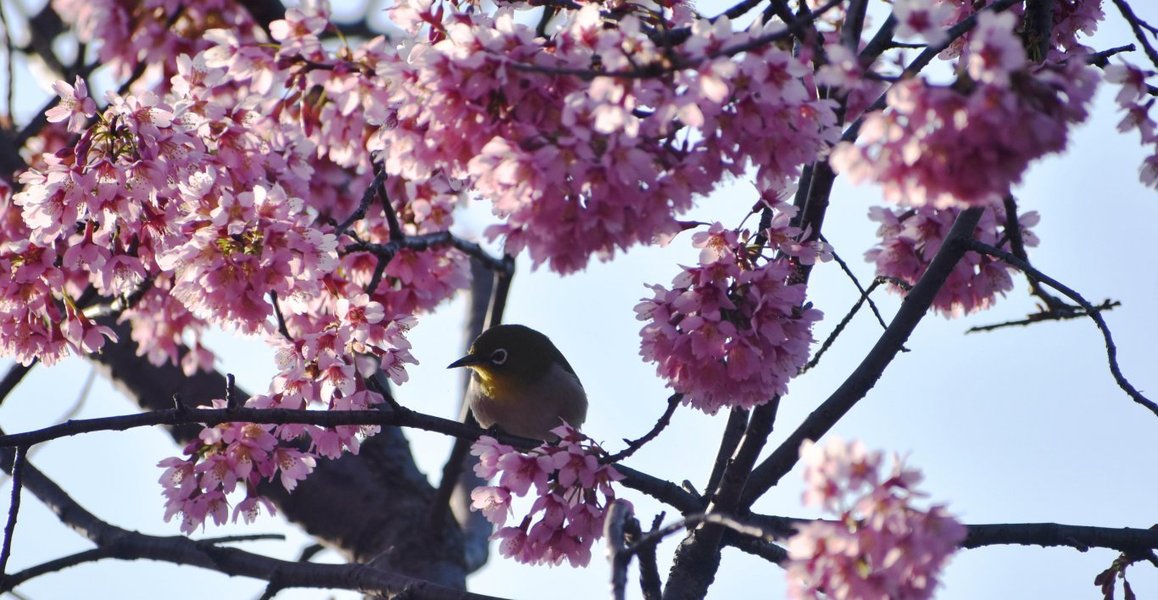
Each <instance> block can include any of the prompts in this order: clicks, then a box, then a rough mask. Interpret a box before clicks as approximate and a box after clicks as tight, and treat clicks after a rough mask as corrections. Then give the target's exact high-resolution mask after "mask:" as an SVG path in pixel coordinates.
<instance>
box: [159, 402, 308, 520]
mask: <svg viewBox="0 0 1158 600" xmlns="http://www.w3.org/2000/svg"><path fill="white" fill-rule="evenodd" d="M213 406H214V408H225V401H224V400H214V401H213ZM274 428H275V427H274V426H273V425H258V424H255V423H225V424H222V425H218V426H216V427H207V428H205V429H203V430H202V431H201V434H200V435H199V436H198V437H197V439H195V440H193V441H191V442H189V444H187V445H186V446H185V454H186V455H187V457H186V458H179V457H170V458H166V459H164V460H162V461H161V462H160V463H158V464H157V466H159V467H163V468H164V469H165V471H164V473H162V474H161V479H160V483H161V487H162V494H163V495H164V497H165V520H166V521H169V520H171V519H172V518H173V517H174V516H178V515H179V516H180V518H181V531H183V532H185V533H192V532H193V531H194V530H196V529H197V527H200V526H202V524H203V523H204V522H205V521H206V520H207V519H212V520H213V522H214V523H216V524H218V525H221V524H223V523H225V522H226V521H227V520H228V519H229V518H230V514H229V506H230V495H237V494H238V493H244V498H243V499H242V500H241V501H240V502H237V503H236V505H235V506H234V508H233V515H232V519H233V520H234V521H236V520H237V519H238V517H241V518H243V519H244V520H245V522H247V523H249V522H252V521H253V520H254V519H255V518H256V517H257V515H258V514H260V512H261V507H263V506H264V507H265V508H266V510H268V511H269V512H270V514H273V513H274V507H273V504H272V503H270V502H269V500H267V499H265V497H264V496H262V495H261V493H260V492H259V491H258V489H257V486H258V484H259V483H261V481H262V480H270V481H272V480H273V479H274V478H275V477H276V478H278V479H279V480H280V482H281V485H282V486H283V487H284V488H285V489H286V490H288V491H293V489H294V488H295V487H296V486H297V483H298V482H299V481H301V480H302V479H305V477H306V476H307V475H309V474H310V472H312V471H313V470H314V466H315V465H316V460H315V458H314V457H313V456H312V455H311V454H309V453H307V452H303V451H300V450H298V449H295V448H292V447H287V446H284V445H281V444H279V443H278V440H277V437H275V435H274V433H273V430H274Z"/></svg>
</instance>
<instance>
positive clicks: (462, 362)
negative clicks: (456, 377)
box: [446, 354, 487, 369]
mask: <svg viewBox="0 0 1158 600" xmlns="http://www.w3.org/2000/svg"><path fill="white" fill-rule="evenodd" d="M486 360H487V359H486V357H485V356H480V355H478V354H467V355H466V356H464V357H462V358H460V359H458V360H456V361H454V362H452V363H450V364H449V365H447V366H446V368H448V369H454V368H456V367H471V366H474V365H477V364H481V363H484V362H486Z"/></svg>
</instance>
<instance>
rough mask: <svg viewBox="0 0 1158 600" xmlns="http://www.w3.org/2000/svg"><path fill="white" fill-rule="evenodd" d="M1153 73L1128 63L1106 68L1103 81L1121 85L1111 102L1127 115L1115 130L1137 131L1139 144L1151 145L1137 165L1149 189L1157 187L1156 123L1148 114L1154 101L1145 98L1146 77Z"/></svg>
mask: <svg viewBox="0 0 1158 600" xmlns="http://www.w3.org/2000/svg"><path fill="white" fill-rule="evenodd" d="M1155 75H1156V73H1155V72H1154V71H1151V70H1147V69H1141V68H1139V67H1135V66H1134V65H1130V64H1120V65H1109V66H1107V67H1106V81H1109V82H1110V83H1113V84H1117V85H1119V86H1121V89H1119V90H1118V94H1117V95H1116V96H1114V101H1115V102H1117V104H1118V109H1119V110H1121V111H1122V112H1124V113H1126V114H1125V116H1123V117H1122V120H1121V121H1119V122H1118V131H1120V132H1122V133H1127V132H1130V131H1133V130H1137V131H1138V135H1139V137H1140V138H1141V141H1142V145H1143V146H1148V147H1149V148H1150V152H1151V154H1150V155H1149V156H1147V157H1146V158H1145V159H1143V160H1142V165H1141V166H1139V167H1138V178H1139V179H1140V180H1141V181H1142V183H1143V184H1145V185H1147V186H1149V187H1152V188H1158V124H1155V120H1154V118H1153V117H1151V116H1150V109H1151V108H1153V107H1154V100H1153V99H1152V98H1150V99H1148V98H1149V94H1148V92H1147V85H1148V84H1147V80H1149V79H1151V78H1153V77H1155Z"/></svg>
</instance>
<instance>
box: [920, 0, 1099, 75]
mask: <svg viewBox="0 0 1158 600" xmlns="http://www.w3.org/2000/svg"><path fill="white" fill-rule="evenodd" d="M932 1H933V2H935V3H938V4H941V5H943V6H945V7H948V8H949V9H951V10H950V13H951V14H950V16H949V17H948V18H947V19H945V21H943V22H942V23H941V24H942V25H945V26H948V25H951V24H953V23H957V22H959V21H961V20H962V19H964V18H966V17H968V16H970V15H972V14H974V13H977V12H978V11H980V10H981V9H983V8H985V7H987V6H989V5H990V4H992V2H991V0H932ZM1050 5H1051V6H1052V7H1053V25H1052V27H1050V39H1049V49H1050V51H1049V56H1046V57H1039V58H1049V59H1051V60H1053V59H1060V58H1061V57H1063V56H1065V55H1067V54H1070V53H1073V54H1078V55H1080V54H1082V53H1083V52H1085V51H1086V47H1085V46H1084V45H1082V43H1081V42H1080V41H1078V37H1079V36H1081V35H1086V36H1091V35H1093V34H1094V32H1096V31H1097V29H1098V23H1099V22H1100V21H1102V19H1104V18H1105V17H1106V15H1105V13H1104V12H1102V0H1058V1H1057V2H1051V3H1050ZM1005 12H1006V13H1008V14H1012V15H1015V16H1016V17H1017V18H1018V19H1019V20H1020V19H1023V18H1024V13H1025V7H1024V6H1023V5H1022V4H1021V3H1015V4H1014V5H1013V6H1011V7H1009V8H1008V9H1006V10H1005ZM1016 29H1017V31H1021V30H1022V29H1023V26H1022V25H1021V24H1019V25H1018V26H1017V28H1016ZM973 35H974V34H973V32H967V33H966V34H965V35H963V36H961V37H960V38H957V40H955V41H954V42H953V43H952V44H950V45H949V47H948V48H946V49H945V51H944V52H942V53H941V57H942V58H946V59H949V58H957V57H960V56H962V55H963V54H968V52H969V45H970V43H971V41H972V38H973Z"/></svg>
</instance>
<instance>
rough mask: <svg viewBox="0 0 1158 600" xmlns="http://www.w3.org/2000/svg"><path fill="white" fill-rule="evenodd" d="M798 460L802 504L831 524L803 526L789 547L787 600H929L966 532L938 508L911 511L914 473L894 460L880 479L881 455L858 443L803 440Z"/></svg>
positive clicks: (917, 480) (914, 494) (917, 476)
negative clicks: (818, 510)
mask: <svg viewBox="0 0 1158 600" xmlns="http://www.w3.org/2000/svg"><path fill="white" fill-rule="evenodd" d="M800 454H801V459H802V460H803V461H804V463H805V465H806V469H805V473H804V478H805V481H806V483H807V490H806V492H805V495H804V501H805V503H806V504H808V505H812V506H819V507H821V508H822V509H823V510H825V511H826V512H828V513H830V514H833V515H835V516H836V517H837V519H836V520H835V521H814V522H811V523H807V524H805V525H802V526H801V527H799V528H798V530H797V534H796V535H795V536H793V537H792V539H791V540H790V541H789V543H788V564H787V570H788V593H789V597H791V598H849V599H854V598H855V599H859V600H870V599H871V600H885V599H893V598H905V599H908V600H921V599H924V598H931V597H932V596H933V592H934V591H935V589H936V587H937V579H938V576H939V574H940V572H941V570H942V569H943V568H944V566H945V564H946V563H947V562H948V560H949V558H950V556H951V555H952V554H953V552H954V551H955V550H956V549H957V545H958V544H959V543H960V542H961V541H962V540H963V539H965V533H966V530H965V527H964V526H963V525H961V524H960V523H958V522H957V521H956V520H955V519H954V518H953V517H952V516H951V515H949V513H948V512H947V511H946V510H945V507H944V506H942V505H934V506H932V507H930V508H929V509H928V510H921V509H918V508H916V507H914V506H913V501H914V500H915V499H916V498H919V497H921V496H922V495H923V494H921V493H920V492H918V491H917V490H916V488H915V486H916V485H917V484H918V483H920V481H921V479H922V476H921V474H920V472H919V471H917V470H915V469H911V468H908V467H906V466H905V464H904V463H903V462H902V461H901V460H900V458H899V457H895V458H894V464H893V468H892V471H891V472H890V473H889V475H888V476H887V477H882V476H881V473H880V470H881V462H882V461H881V453H880V452H868V451H867V450H865V448H864V445H863V444H861V443H860V442H853V443H850V444H845V443H844V442H843V441H841V440H839V439H837V440H833V441H832V442H830V443H828V444H827V445H825V446H819V445H817V444H814V443H813V442H812V441H805V442H804V444H803V445H802V446H801V447H800Z"/></svg>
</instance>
